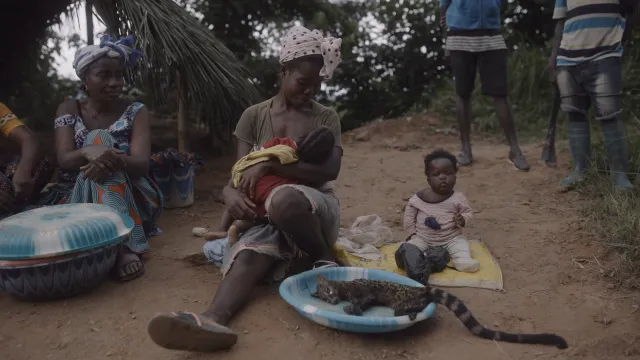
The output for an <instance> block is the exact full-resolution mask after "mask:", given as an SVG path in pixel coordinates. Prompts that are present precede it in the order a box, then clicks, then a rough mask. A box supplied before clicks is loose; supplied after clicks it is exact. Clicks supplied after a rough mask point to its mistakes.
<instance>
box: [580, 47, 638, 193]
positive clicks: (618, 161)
mask: <svg viewBox="0 0 640 360" xmlns="http://www.w3.org/2000/svg"><path fill="white" fill-rule="evenodd" d="M590 70H591V71H592V72H591V74H590V76H589V79H588V81H586V82H585V87H586V88H587V91H588V92H589V94H590V95H591V98H592V102H593V104H594V106H595V110H596V120H600V121H601V122H602V130H603V132H604V147H605V151H606V152H607V160H608V163H609V171H610V172H611V177H612V180H613V183H614V186H615V187H616V188H617V189H621V190H623V189H631V188H633V185H632V184H631V182H630V181H629V178H628V176H627V162H628V155H627V147H626V145H627V144H626V142H627V138H626V136H625V131H624V125H623V124H622V119H621V118H620V115H621V113H622V105H621V99H620V97H621V92H622V69H621V66H620V58H619V57H610V58H605V59H602V60H598V61H596V62H594V63H593V64H591V67H590Z"/></svg>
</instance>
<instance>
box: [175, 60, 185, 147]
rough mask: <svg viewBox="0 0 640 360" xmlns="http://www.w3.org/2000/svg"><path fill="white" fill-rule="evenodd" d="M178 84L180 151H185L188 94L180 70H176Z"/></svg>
mask: <svg viewBox="0 0 640 360" xmlns="http://www.w3.org/2000/svg"><path fill="white" fill-rule="evenodd" d="M176 85H177V87H178V151H181V152H184V151H186V148H187V146H186V140H185V133H184V129H185V123H186V120H187V119H186V118H187V106H186V104H185V99H186V98H187V94H186V89H185V86H183V83H182V78H181V77H180V72H179V71H176Z"/></svg>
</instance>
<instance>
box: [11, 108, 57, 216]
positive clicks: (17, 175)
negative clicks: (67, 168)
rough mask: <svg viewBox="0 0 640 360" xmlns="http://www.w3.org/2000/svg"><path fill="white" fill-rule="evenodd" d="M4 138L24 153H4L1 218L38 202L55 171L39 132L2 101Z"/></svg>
mask: <svg viewBox="0 0 640 360" xmlns="http://www.w3.org/2000/svg"><path fill="white" fill-rule="evenodd" d="M4 139H8V140H9V141H10V142H11V143H13V144H15V145H17V146H18V147H19V148H20V155H19V156H18V155H13V154H0V219H3V218H5V217H7V216H9V215H11V214H13V213H16V212H20V211H21V210H23V209H24V207H25V206H28V205H31V204H32V203H33V202H35V201H36V200H37V199H38V194H39V193H40V190H42V189H43V188H44V187H45V186H46V185H47V183H48V182H49V180H51V176H52V175H53V170H54V169H53V166H51V164H50V163H49V162H48V161H47V160H46V159H42V156H41V155H42V154H41V153H40V147H39V144H38V138H37V137H36V135H35V134H34V133H33V132H31V130H29V128H28V127H26V126H25V125H24V123H23V122H22V121H20V120H18V118H17V117H16V115H15V114H14V113H13V112H11V110H9V108H8V107H6V106H5V105H4V104H2V103H0V141H2V140H4Z"/></svg>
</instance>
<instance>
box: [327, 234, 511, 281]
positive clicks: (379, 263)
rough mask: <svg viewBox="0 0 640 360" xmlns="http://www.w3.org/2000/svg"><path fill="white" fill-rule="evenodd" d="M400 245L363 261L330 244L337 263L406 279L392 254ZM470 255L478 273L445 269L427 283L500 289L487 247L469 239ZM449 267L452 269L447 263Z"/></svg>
mask: <svg viewBox="0 0 640 360" xmlns="http://www.w3.org/2000/svg"><path fill="white" fill-rule="evenodd" d="M400 244H401V243H396V244H390V245H385V246H383V247H381V248H380V251H381V252H382V257H381V258H380V259H378V260H367V259H363V258H359V257H357V256H354V255H351V254H348V253H346V252H345V251H344V250H343V249H342V247H341V246H340V245H338V244H336V245H334V249H333V250H334V253H335V255H336V257H337V258H338V260H339V261H340V262H341V263H343V264H345V265H347V266H355V267H363V268H369V269H380V270H385V271H391V272H395V273H397V274H400V275H404V276H406V275H407V274H406V273H405V272H404V271H403V270H400V269H398V267H397V266H396V260H395V252H396V250H397V249H398V247H399V246H400ZM469 247H470V248H471V256H472V257H473V258H474V259H476V260H478V261H480V270H479V271H478V272H476V273H472V274H470V273H463V272H460V271H456V270H454V269H449V268H447V269H445V270H444V271H443V272H440V273H437V274H432V275H431V277H430V278H429V284H430V285H433V286H444V287H475V288H482V289H491V290H502V289H503V283H502V270H500V265H498V263H497V262H496V261H495V259H494V258H493V256H491V253H490V252H489V250H488V249H487V247H486V246H485V245H484V244H483V243H482V242H480V241H477V240H470V241H469ZM449 266H453V265H452V264H451V263H449Z"/></svg>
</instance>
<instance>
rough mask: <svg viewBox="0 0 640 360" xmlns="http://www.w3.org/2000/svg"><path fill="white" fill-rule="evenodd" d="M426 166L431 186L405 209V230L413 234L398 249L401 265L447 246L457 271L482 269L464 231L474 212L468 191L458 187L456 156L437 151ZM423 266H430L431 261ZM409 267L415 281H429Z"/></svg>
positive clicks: (428, 159) (417, 260)
mask: <svg viewBox="0 0 640 360" xmlns="http://www.w3.org/2000/svg"><path fill="white" fill-rule="evenodd" d="M424 166H425V174H426V175H427V182H428V184H429V187H426V188H424V189H423V190H420V191H419V192H418V193H416V194H415V195H413V196H412V197H411V198H410V199H409V203H408V204H407V206H406V208H405V213H404V229H405V230H406V231H409V232H410V234H411V235H410V236H409V238H408V239H409V240H408V241H407V242H406V243H404V244H402V245H401V247H400V248H399V249H398V254H401V256H400V259H398V260H400V261H398V260H397V262H398V265H399V267H401V268H404V267H405V266H402V265H403V264H404V263H405V262H407V261H408V262H411V263H420V261H421V260H422V259H424V252H425V251H426V250H427V249H428V248H430V247H444V248H445V249H446V250H447V251H448V252H449V254H450V256H451V259H452V261H453V266H454V267H455V268H456V269H457V270H459V271H463V272H476V271H478V270H479V269H480V263H479V262H478V260H475V259H473V258H472V257H471V251H470V249H469V243H468V242H467V239H466V238H465V237H464V235H463V234H462V228H463V227H465V226H466V225H468V223H469V220H471V217H472V215H473V213H472V211H471V207H470V206H469V202H468V201H467V198H466V197H465V196H464V194H462V193H461V192H459V191H455V190H454V187H455V185H456V173H457V172H458V166H457V162H456V158H455V156H454V155H452V154H451V153H449V152H448V151H445V150H435V151H433V152H432V153H430V154H428V155H427V156H426V157H425V159H424ZM421 257H422V258H421ZM412 258H413V259H412ZM423 262H424V261H423ZM419 267H421V268H424V267H428V264H421V266H419ZM406 270H407V274H408V275H409V277H411V278H414V280H417V281H420V282H423V280H424V281H425V282H426V280H428V279H424V276H425V274H416V273H410V271H409V270H413V269H406ZM413 272H415V270H414V271H413ZM428 275H429V274H426V276H427V277H428Z"/></svg>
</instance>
